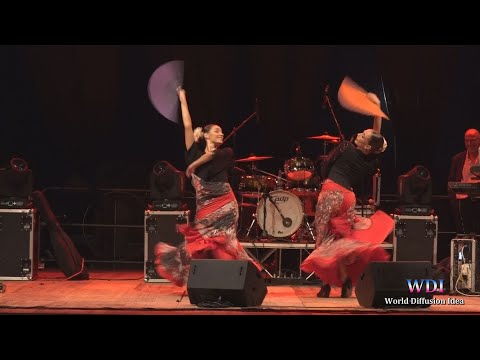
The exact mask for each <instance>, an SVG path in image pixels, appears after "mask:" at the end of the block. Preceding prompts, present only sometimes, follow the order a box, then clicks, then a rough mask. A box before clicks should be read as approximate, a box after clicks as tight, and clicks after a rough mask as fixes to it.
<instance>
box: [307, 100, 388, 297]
mask: <svg viewBox="0 0 480 360" xmlns="http://www.w3.org/2000/svg"><path fill="white" fill-rule="evenodd" d="M367 96H368V98H369V99H370V100H371V101H372V102H374V103H375V104H377V105H378V106H380V100H379V99H378V98H377V96H376V95H375V94H372V93H368V95H367ZM381 122H382V118H381V117H375V118H374V122H373V129H367V130H365V131H363V132H361V133H359V134H357V135H355V136H354V137H353V138H352V140H351V141H343V142H342V143H340V144H339V146H338V147H337V148H335V149H334V150H333V151H332V152H331V153H330V154H329V156H328V158H327V159H326V161H324V162H323V164H322V178H324V179H326V180H325V181H324V182H323V184H322V189H321V192H320V194H319V196H318V202H317V205H316V210H315V222H314V224H315V229H316V249H315V250H314V251H313V252H312V253H311V254H310V256H309V257H308V258H306V259H305V261H304V262H303V263H302V270H303V271H306V272H314V273H315V274H316V275H317V276H318V277H319V278H320V279H321V280H322V281H323V286H322V288H321V290H320V292H319V293H318V294H317V296H318V297H329V296H330V290H331V286H341V287H342V293H341V296H342V297H349V296H350V295H351V293H352V285H353V284H355V283H356V280H357V279H358V277H359V276H360V274H361V273H362V271H363V270H364V268H365V267H366V265H367V264H368V263H369V262H370V261H384V260H387V259H388V257H389V256H388V253H387V252H386V251H385V250H384V249H383V248H381V247H380V246H379V243H381V242H383V241H384V240H385V238H386V237H387V235H388V234H389V233H390V232H391V231H392V230H393V226H394V222H393V220H392V219H391V218H390V217H389V216H388V215H386V214H385V213H383V212H381V211H377V212H376V213H375V214H374V215H373V216H372V217H371V218H363V217H360V216H357V215H356V214H355V204H356V197H355V194H354V192H353V191H352V186H353V185H355V184H356V183H357V182H358V181H360V180H361V179H362V178H363V177H365V176H369V175H373V174H374V172H375V170H376V169H377V166H378V164H377V159H378V157H379V155H380V154H381V153H383V152H384V151H385V149H386V146H387V143H386V141H385V139H384V137H383V136H382V135H381V134H380V129H381Z"/></svg>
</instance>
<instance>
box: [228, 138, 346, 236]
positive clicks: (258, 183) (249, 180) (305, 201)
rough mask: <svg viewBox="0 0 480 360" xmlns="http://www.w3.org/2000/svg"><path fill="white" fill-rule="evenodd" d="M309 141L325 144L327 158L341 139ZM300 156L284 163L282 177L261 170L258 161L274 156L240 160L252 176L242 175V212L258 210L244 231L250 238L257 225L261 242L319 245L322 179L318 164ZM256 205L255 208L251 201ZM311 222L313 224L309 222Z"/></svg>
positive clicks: (240, 187) (280, 172)
mask: <svg viewBox="0 0 480 360" xmlns="http://www.w3.org/2000/svg"><path fill="white" fill-rule="evenodd" d="M309 139H316V140H322V141H324V154H323V155H321V156H320V157H319V158H321V159H323V158H325V155H326V150H327V145H328V144H334V145H335V144H337V143H339V141H340V138H339V137H336V136H331V135H328V134H324V135H319V136H312V137H309ZM296 155H297V156H295V157H292V158H290V159H288V160H286V161H285V162H284V165H283V169H282V170H280V171H279V172H278V175H275V174H272V173H269V172H266V171H263V170H260V169H258V168H257V167H256V162H257V161H263V160H268V159H272V158H273V157H272V156H255V155H251V156H249V157H246V158H242V159H238V160H236V162H237V163H248V164H249V168H250V170H251V171H249V172H250V173H251V175H242V176H241V180H240V184H239V187H238V189H239V191H240V194H241V197H242V202H241V207H242V209H241V211H242V213H243V212H244V211H245V208H253V207H255V208H256V211H255V212H254V213H252V214H251V216H252V220H251V222H250V224H249V226H248V229H246V232H245V230H244V229H240V231H243V233H242V234H245V235H244V237H245V238H249V237H250V234H251V232H252V230H253V229H254V226H255V224H257V226H258V228H260V230H261V234H258V232H259V231H258V229H257V234H256V235H257V236H255V237H257V238H262V240H265V239H266V238H270V237H273V238H279V239H280V238H285V239H287V240H288V241H294V242H305V241H306V242H315V235H314V231H313V228H312V225H311V222H312V221H313V217H314V216H315V206H316V203H317V198H318V194H319V192H320V177H319V176H318V175H316V172H315V162H314V161H312V160H311V159H309V158H308V157H304V156H301V154H300V152H299V151H298V148H297V154H296ZM252 200H253V201H256V204H252V203H251V202H249V201H252ZM309 219H311V220H310V222H309Z"/></svg>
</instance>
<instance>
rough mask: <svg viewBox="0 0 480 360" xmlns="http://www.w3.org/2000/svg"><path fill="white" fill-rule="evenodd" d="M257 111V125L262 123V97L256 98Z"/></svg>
mask: <svg viewBox="0 0 480 360" xmlns="http://www.w3.org/2000/svg"><path fill="white" fill-rule="evenodd" d="M255 113H256V114H257V125H258V124H260V99H259V98H258V97H257V98H255Z"/></svg>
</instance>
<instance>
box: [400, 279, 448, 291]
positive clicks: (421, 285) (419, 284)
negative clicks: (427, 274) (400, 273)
mask: <svg viewBox="0 0 480 360" xmlns="http://www.w3.org/2000/svg"><path fill="white" fill-rule="evenodd" d="M444 281H445V280H444V279H439V280H432V279H407V284H408V291H409V292H410V294H413V293H415V292H416V293H418V294H419V293H420V292H421V291H422V289H425V292H426V293H433V292H437V293H443V292H444V289H443V282H444Z"/></svg>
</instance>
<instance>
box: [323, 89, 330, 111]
mask: <svg viewBox="0 0 480 360" xmlns="http://www.w3.org/2000/svg"><path fill="white" fill-rule="evenodd" d="M329 91H330V84H327V85H325V87H324V88H323V95H322V109H325V107H326V106H327V102H328V92H329Z"/></svg>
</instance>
